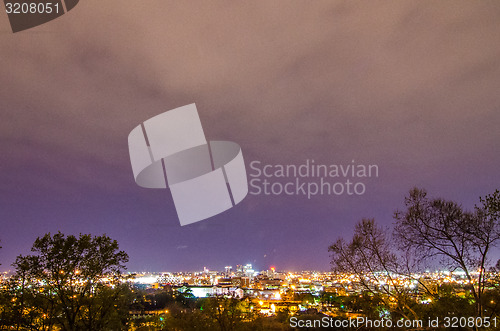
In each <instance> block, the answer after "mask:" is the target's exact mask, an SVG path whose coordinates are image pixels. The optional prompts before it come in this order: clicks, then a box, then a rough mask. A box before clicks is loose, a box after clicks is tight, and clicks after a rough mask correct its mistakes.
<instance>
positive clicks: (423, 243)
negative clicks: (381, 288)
mask: <svg viewBox="0 0 500 331" xmlns="http://www.w3.org/2000/svg"><path fill="white" fill-rule="evenodd" d="M480 202H481V205H480V206H476V207H475V209H474V211H473V212H467V211H464V210H463V209H462V207H461V206H460V205H458V204H457V203H456V202H453V201H446V200H443V199H429V198H428V197H427V192H426V191H425V190H421V189H417V188H414V189H412V190H411V191H410V194H409V196H408V197H406V198H405V207H406V209H405V210H404V211H397V212H396V213H395V216H394V217H395V220H396V228H395V235H396V238H397V239H398V242H399V244H400V248H401V249H403V250H404V251H406V252H407V253H408V254H410V255H412V256H416V257H417V258H418V259H419V261H420V262H421V264H423V263H429V262H430V261H431V260H432V259H434V258H440V259H441V261H442V262H443V263H445V264H446V265H447V266H448V267H449V268H450V269H451V270H456V269H461V270H463V271H464V272H465V275H466V277H467V280H468V282H469V284H470V290H471V293H472V296H473V299H474V303H475V306H476V316H483V309H482V296H483V294H484V292H485V285H486V275H487V273H486V268H487V267H488V264H489V259H488V257H489V253H490V251H491V248H492V247H494V246H496V245H497V244H498V243H499V241H500V224H499V220H500V217H499V206H500V193H499V191H498V190H497V191H496V192H495V193H493V194H491V195H488V196H486V197H485V198H481V199H480ZM476 271H477V273H476Z"/></svg>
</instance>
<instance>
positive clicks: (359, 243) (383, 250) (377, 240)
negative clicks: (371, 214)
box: [328, 219, 418, 319]
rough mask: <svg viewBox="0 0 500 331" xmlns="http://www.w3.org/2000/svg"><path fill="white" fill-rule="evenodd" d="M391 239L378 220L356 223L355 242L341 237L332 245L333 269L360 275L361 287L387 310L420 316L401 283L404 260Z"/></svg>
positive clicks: (404, 315) (341, 272) (398, 313)
mask: <svg viewBox="0 0 500 331" xmlns="http://www.w3.org/2000/svg"><path fill="white" fill-rule="evenodd" d="M390 242H391V241H390V237H389V238H388V236H387V231H386V230H385V229H383V228H381V227H379V226H377V225H376V223H375V220H373V219H363V220H361V222H359V223H357V224H356V226H355V229H354V236H353V239H352V241H351V242H349V243H347V242H346V241H345V240H344V239H342V238H340V239H338V240H337V241H336V242H335V243H334V244H332V245H331V246H330V247H329V248H328V250H329V251H330V252H331V253H332V255H331V258H332V267H333V270H334V271H336V272H338V273H340V274H348V275H353V274H354V275H356V276H357V279H356V282H357V283H358V284H359V285H360V286H361V289H360V290H363V291H364V292H365V293H367V294H369V295H377V298H378V300H379V301H380V302H381V303H382V306H383V307H384V308H385V309H387V310H389V311H392V312H393V313H396V314H397V315H399V316H403V317H404V318H406V319H410V317H411V318H413V319H418V315H417V313H416V312H415V311H414V310H413V308H412V300H410V298H409V296H408V293H407V291H406V290H405V289H404V288H403V286H400V284H399V281H398V276H400V275H401V274H402V272H401V270H400V269H401V267H400V265H401V263H400V260H399V259H398V256H397V255H396V254H395V253H394V249H393V247H392V246H391V244H390ZM379 294H383V295H382V296H379Z"/></svg>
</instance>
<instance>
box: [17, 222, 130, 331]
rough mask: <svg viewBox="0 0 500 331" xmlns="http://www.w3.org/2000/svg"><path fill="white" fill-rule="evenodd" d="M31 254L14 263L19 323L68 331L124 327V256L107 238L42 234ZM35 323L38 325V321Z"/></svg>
mask: <svg viewBox="0 0 500 331" xmlns="http://www.w3.org/2000/svg"><path fill="white" fill-rule="evenodd" d="M31 250H32V252H34V254H32V255H27V256H18V258H17V259H16V262H15V263H14V264H13V266H14V267H15V270H16V275H15V278H14V279H15V282H16V284H17V286H18V289H19V290H18V292H17V293H16V300H18V301H19V306H20V309H19V312H20V315H19V316H18V317H19V318H18V321H20V322H21V323H25V324H26V323H27V320H26V316H28V315H29V314H31V315H33V314H35V316H34V317H33V318H32V319H30V321H29V322H28V323H30V324H33V323H35V322H36V320H39V321H41V323H45V324H47V323H49V324H50V325H52V324H55V325H57V326H58V328H61V329H62V330H67V331H73V330H103V329H106V328H109V327H111V326H116V325H119V324H120V323H122V322H123V321H122V316H123V315H124V314H125V316H126V314H128V309H127V308H128V307H127V299H126V297H127V295H128V287H127V286H126V284H125V285H124V284H122V282H121V278H122V275H121V272H122V270H124V269H125V266H124V263H126V262H127V261H128V255H127V254H126V253H125V252H123V251H119V247H118V243H117V241H116V240H112V239H110V238H109V237H107V236H105V235H103V236H94V237H92V236H91V235H82V234H80V236H79V237H75V236H72V235H70V236H67V237H66V236H64V235H63V234H62V233H60V232H59V233H57V234H55V235H53V236H52V235H51V234H50V233H49V234H46V235H45V236H43V237H41V238H37V239H36V241H35V243H34V244H33V247H32V249H31ZM37 323H38V322H37Z"/></svg>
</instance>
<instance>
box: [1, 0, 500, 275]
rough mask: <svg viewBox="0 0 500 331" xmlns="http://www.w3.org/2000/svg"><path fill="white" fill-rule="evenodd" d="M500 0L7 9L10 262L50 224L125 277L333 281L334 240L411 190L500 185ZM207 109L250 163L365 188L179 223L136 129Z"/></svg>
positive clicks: (388, 220)
mask: <svg viewBox="0 0 500 331" xmlns="http://www.w3.org/2000/svg"><path fill="white" fill-rule="evenodd" d="M499 41H500V3H499V2H497V1H461V2H456V1H441V2H435V1H418V2H416V1H399V0H398V1H365V2H352V1H315V2H309V1H295V2H288V1H271V2H270V1H248V2H234V1H217V2H208V1H196V2H184V1H160V0H151V1H123V0H107V1H100V0H99V1H98V0H84V1H81V2H80V4H79V5H78V6H77V7H76V8H75V9H73V10H72V11H70V12H69V13H68V14H66V15H63V16H62V17H60V18H58V19H56V20H54V21H52V22H49V23H47V24H45V25H42V26H39V27H37V28H34V29H31V30H27V31H24V32H20V33H16V34H13V33H12V32H11V31H10V27H9V25H8V20H7V15H6V14H5V13H4V12H3V11H2V13H1V14H0V60H1V66H0V84H1V88H0V114H1V120H0V240H1V243H0V245H1V246H3V248H2V249H0V263H1V264H2V265H1V266H0V271H6V270H9V269H11V267H10V264H11V263H12V262H13V261H14V259H15V257H16V256H17V255H18V254H27V253H29V251H30V248H31V245H32V243H33V241H34V240H35V238H37V237H38V236H42V235H44V234H45V233H47V232H51V233H55V232H57V231H61V232H63V233H65V234H78V233H92V234H95V235H101V234H107V235H109V236H110V237H112V238H114V239H117V240H118V242H119V244H120V247H121V248H122V249H124V250H125V251H126V252H127V253H128V254H129V255H130V262H129V263H128V269H129V270H130V271H141V270H148V271H191V270H200V269H203V267H204V266H205V267H208V268H210V269H222V268H223V267H224V266H225V265H233V267H234V266H235V265H236V264H246V263H253V264H254V266H255V268H256V269H257V270H262V269H267V268H269V266H276V268H277V269H278V270H306V269H318V270H329V268H330V267H329V256H328V251H327V248H328V245H329V244H331V243H332V242H333V241H334V240H335V239H337V238H338V237H339V236H350V235H351V234H352V231H353V228H354V224H355V223H356V222H357V221H358V220H360V219H361V218H363V217H369V218H371V217H374V218H375V219H376V220H377V221H379V222H380V223H381V224H383V225H385V226H391V224H392V222H393V219H392V214H393V212H394V211H395V210H396V209H398V208H402V206H403V199H404V196H405V195H406V194H407V192H408V191H409V189H410V188H412V187H413V186H418V187H421V188H425V189H427V190H428V192H429V194H430V196H432V197H444V198H447V199H451V200H455V201H458V202H460V203H461V204H462V205H463V206H464V207H466V208H472V207H473V206H474V204H475V203H478V200H479V197H480V196H484V195H486V194H489V193H492V192H493V191H494V190H495V189H500V173H499V169H500V153H499V152H500V144H499V142H500V42H499ZM190 103H196V105H197V107H198V111H199V114H200V118H201V121H202V124H203V128H204V131H205V135H206V137H207V138H208V139H211V140H229V141H234V142H237V143H238V144H239V145H240V146H241V148H242V151H243V157H244V158H245V162H246V164H247V170H248V171H249V172H250V169H249V168H248V165H249V164H250V162H252V161H254V160H258V161H261V162H262V163H269V164H296V165H299V164H301V163H303V162H304V161H305V160H306V159H314V160H315V162H316V163H323V164H349V163H351V161H352V160H355V162H356V163H362V164H376V165H378V167H379V177H378V178H371V179H369V180H366V181H365V182H366V193H365V194H364V195H362V196H347V195H344V196H317V197H314V198H312V199H307V198H305V197H303V196H285V195H282V196H265V195H259V196H255V195H248V196H247V197H246V198H245V199H244V200H243V201H242V202H241V203H240V204H238V205H237V206H236V207H234V208H232V209H230V210H228V211H226V212H224V213H222V214H220V215H217V216H215V217H212V218H210V219H208V220H204V221H201V222H199V223H194V224H192V225H188V226H184V227H181V226H180V225H179V221H178V219H177V215H176V212H175V208H174V205H173V202H172V197H171V195H170V192H169V191H168V190H152V189H143V188H140V187H138V186H137V185H136V184H135V182H134V178H133V175H132V170H131V166H130V159H129V155H128V146H127V137H128V134H129V132H130V131H131V130H132V129H133V128H134V127H136V126H137V125H138V124H140V123H141V122H143V121H144V120H146V119H149V118H151V117H152V116H154V115H157V114H160V113H162V112H164V111H167V110H169V109H173V108H176V107H180V106H183V105H186V104H190Z"/></svg>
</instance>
